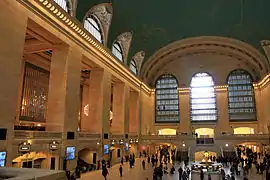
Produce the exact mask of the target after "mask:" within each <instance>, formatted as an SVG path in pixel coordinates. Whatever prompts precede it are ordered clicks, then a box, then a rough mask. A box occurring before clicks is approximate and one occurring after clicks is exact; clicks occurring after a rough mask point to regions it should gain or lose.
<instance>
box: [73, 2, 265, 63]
mask: <svg viewBox="0 0 270 180" xmlns="http://www.w3.org/2000/svg"><path fill="white" fill-rule="evenodd" d="M106 2H107V3H112V6H113V18H112V23H111V27H110V31H109V39H108V47H111V45H112V43H113V41H114V40H115V39H116V37H117V36H118V35H119V34H121V33H123V32H132V33H133V37H132V43H131V47H130V52H129V54H128V59H129V60H130V58H131V57H132V56H133V55H134V54H135V53H136V52H138V51H141V50H143V51H145V59H146V60H147V59H148V58H149V57H150V56H151V55H152V54H153V53H154V52H156V51H157V50H158V49H160V48H161V47H164V46H165V45H168V44H170V43H172V42H174V41H178V40H181V39H184V38H188V37H196V36H222V37H229V38H234V39H238V40H241V41H244V42H247V43H248V44H250V45H252V46H254V47H255V48H257V49H258V50H260V51H261V52H263V49H262V47H261V45H260V41H261V40H264V39H269V38H270V11H269V7H270V1H269V0H259V1H255V0H170V1H163V0H158V1H157V0H78V5H77V15H76V17H77V18H78V19H79V20H80V21H82V19H83V18H84V16H85V14H86V13H87V12H88V10H89V9H90V8H91V7H93V6H94V5H97V4H100V3H106Z"/></svg>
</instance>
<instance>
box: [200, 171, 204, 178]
mask: <svg viewBox="0 0 270 180" xmlns="http://www.w3.org/2000/svg"><path fill="white" fill-rule="evenodd" d="M200 179H201V180H204V172H203V170H202V169H201V172H200Z"/></svg>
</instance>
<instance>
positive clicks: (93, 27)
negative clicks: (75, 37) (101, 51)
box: [84, 16, 102, 43]
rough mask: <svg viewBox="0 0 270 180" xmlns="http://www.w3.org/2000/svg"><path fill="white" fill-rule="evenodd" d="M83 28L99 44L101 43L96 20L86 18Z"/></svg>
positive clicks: (100, 34) (91, 17)
mask: <svg viewBox="0 0 270 180" xmlns="http://www.w3.org/2000/svg"><path fill="white" fill-rule="evenodd" d="M84 28H85V29H86V30H87V31H88V32H90V33H91V34H92V35H93V36H94V37H95V38H96V39H97V40H98V41H99V42H100V43H102V33H101V28H100V26H99V24H98V22H97V20H96V19H95V18H94V17H93V16H90V17H87V18H86V19H85V21H84Z"/></svg>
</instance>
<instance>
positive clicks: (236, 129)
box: [233, 127, 254, 134]
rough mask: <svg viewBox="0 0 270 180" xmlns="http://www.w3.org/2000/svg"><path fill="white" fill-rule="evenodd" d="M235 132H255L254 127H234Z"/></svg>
mask: <svg viewBox="0 0 270 180" xmlns="http://www.w3.org/2000/svg"><path fill="white" fill-rule="evenodd" d="M233 134H254V128H250V127H238V128H234V129H233Z"/></svg>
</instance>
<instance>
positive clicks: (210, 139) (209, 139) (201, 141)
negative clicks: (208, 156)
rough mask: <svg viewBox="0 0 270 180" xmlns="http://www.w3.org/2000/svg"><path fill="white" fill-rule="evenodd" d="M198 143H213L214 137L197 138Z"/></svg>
mask: <svg viewBox="0 0 270 180" xmlns="http://www.w3.org/2000/svg"><path fill="white" fill-rule="evenodd" d="M196 144H197V145H213V144H214V138H196Z"/></svg>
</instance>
